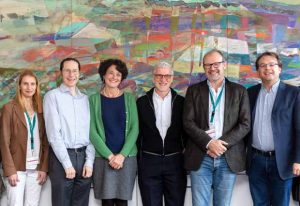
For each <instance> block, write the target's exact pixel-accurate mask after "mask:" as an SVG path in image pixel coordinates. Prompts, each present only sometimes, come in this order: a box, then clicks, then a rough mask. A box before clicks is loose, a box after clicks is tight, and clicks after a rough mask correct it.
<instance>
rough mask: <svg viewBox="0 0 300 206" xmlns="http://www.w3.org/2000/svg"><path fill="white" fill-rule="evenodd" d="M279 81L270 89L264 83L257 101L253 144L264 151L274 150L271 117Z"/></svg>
mask: <svg viewBox="0 0 300 206" xmlns="http://www.w3.org/2000/svg"><path fill="white" fill-rule="evenodd" d="M279 83H280V81H278V82H276V83H275V84H274V85H273V86H272V88H271V89H270V91H267V90H266V89H265V88H264V87H263V85H262V87H261V89H260V92H259V94H258V98H257V101H256V106H255V107H256V108H255V119H254V125H253V141H252V146H253V147H255V148H256V149H259V150H262V151H274V139H273V138H274V137H273V131H272V122H271V117H272V110H273V105H274V101H275V98H276V94H277V91H278V86H279Z"/></svg>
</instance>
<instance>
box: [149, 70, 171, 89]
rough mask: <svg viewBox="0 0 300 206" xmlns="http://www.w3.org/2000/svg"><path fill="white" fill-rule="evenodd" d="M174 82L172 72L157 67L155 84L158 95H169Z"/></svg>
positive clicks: (154, 73)
mask: <svg viewBox="0 0 300 206" xmlns="http://www.w3.org/2000/svg"><path fill="white" fill-rule="evenodd" d="M172 82H173V73H172V70H171V69H170V68H168V67H157V68H156V69H155V70H154V72H153V83H154V86H155V90H156V92H157V93H168V92H169V91H170V87H171V84H172Z"/></svg>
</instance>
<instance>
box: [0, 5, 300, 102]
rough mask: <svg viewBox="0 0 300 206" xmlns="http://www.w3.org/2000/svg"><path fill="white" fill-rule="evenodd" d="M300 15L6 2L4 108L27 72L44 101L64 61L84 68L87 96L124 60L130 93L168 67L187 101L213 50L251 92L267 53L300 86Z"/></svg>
mask: <svg viewBox="0 0 300 206" xmlns="http://www.w3.org/2000/svg"><path fill="white" fill-rule="evenodd" d="M299 11H300V0H243V1H241V0H227V1H216V0H211V1H202V0H145V1H142V0H128V1H123V0H0V107H2V105H3V104H4V103H6V102H8V101H9V100H10V99H11V98H12V97H13V96H14V95H15V82H16V78H17V76H18V74H19V72H20V71H22V70H23V69H32V70H34V71H35V73H36V74H37V75H38V77H39V79H40V80H41V87H42V92H43V94H44V93H45V92H46V91H48V90H49V89H52V88H54V87H56V86H57V85H58V84H59V82H60V79H59V63H60V61H61V60H62V59H64V58H66V57H75V58H77V59H79V61H80V62H81V64H82V74H81V77H80V83H79V85H78V86H79V87H80V88H81V89H82V90H83V91H84V92H85V93H87V94H92V93H95V92H97V90H98V89H99V88H100V87H101V81H100V78H99V75H98V73H97V70H98V66H99V63H100V61H101V60H104V59H107V58H120V59H122V60H124V61H125V62H126V64H127V66H128V68H129V76H128V78H127V80H125V81H124V82H123V83H122V87H123V88H124V89H126V90H131V91H132V92H134V93H135V94H136V95H137V96H139V95H141V94H143V93H144V92H145V91H147V90H148V89H149V88H151V87H152V79H151V72H152V69H153V67H154V66H155V65H156V64H157V63H158V62H160V61H167V62H169V63H170V64H171V65H172V66H173V68H174V71H175V79H174V83H173V87H174V88H175V89H176V90H177V91H178V92H179V93H181V94H183V95H184V94H185V91H186V88H187V87H188V86H189V85H190V84H194V83H196V82H199V81H200V80H202V79H205V75H204V74H203V68H202V65H201V59H202V57H203V55H204V54H205V52H207V51H208V50H210V49H212V48H216V49H219V50H221V51H222V52H224V54H225V56H226V59H227V62H228V68H227V70H226V76H227V77H228V78H229V79H230V80H232V81H235V82H238V83H240V84H242V85H244V86H245V87H249V86H251V85H254V84H257V83H259V79H258V78H257V76H256V72H255V66H254V62H255V59H256V57H257V55H258V54H260V53H262V52H264V51H275V52H277V53H278V54H279V55H280V57H281V59H282V60H283V71H282V74H281V79H282V80H284V81H286V82H287V83H289V84H294V85H298V86H299V85H300V58H299V48H300V12H299Z"/></svg>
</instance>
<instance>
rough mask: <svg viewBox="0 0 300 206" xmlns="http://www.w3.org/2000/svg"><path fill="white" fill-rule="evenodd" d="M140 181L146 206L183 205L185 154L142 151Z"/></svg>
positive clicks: (139, 166) (139, 165) (139, 167)
mask: <svg viewBox="0 0 300 206" xmlns="http://www.w3.org/2000/svg"><path fill="white" fill-rule="evenodd" d="M138 182H139V188H140V192H141V196H142V201H143V205H144V206H162V205H163V202H162V201H163V196H164V200H165V206H183V205H184V198H185V190H186V172H185V170H184V169H183V156H182V154H176V155H173V156H156V155H151V154H146V153H142V154H141V155H140V157H139V161H138Z"/></svg>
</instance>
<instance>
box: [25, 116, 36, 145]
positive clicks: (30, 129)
mask: <svg viewBox="0 0 300 206" xmlns="http://www.w3.org/2000/svg"><path fill="white" fill-rule="evenodd" d="M25 114H26V117H27V120H28V123H29V131H30V143H31V144H30V145H31V150H34V138H33V132H34V128H35V123H36V115H35V113H34V115H33V120H32V122H31V119H30V117H29V114H28V112H27V111H26V112H25Z"/></svg>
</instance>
